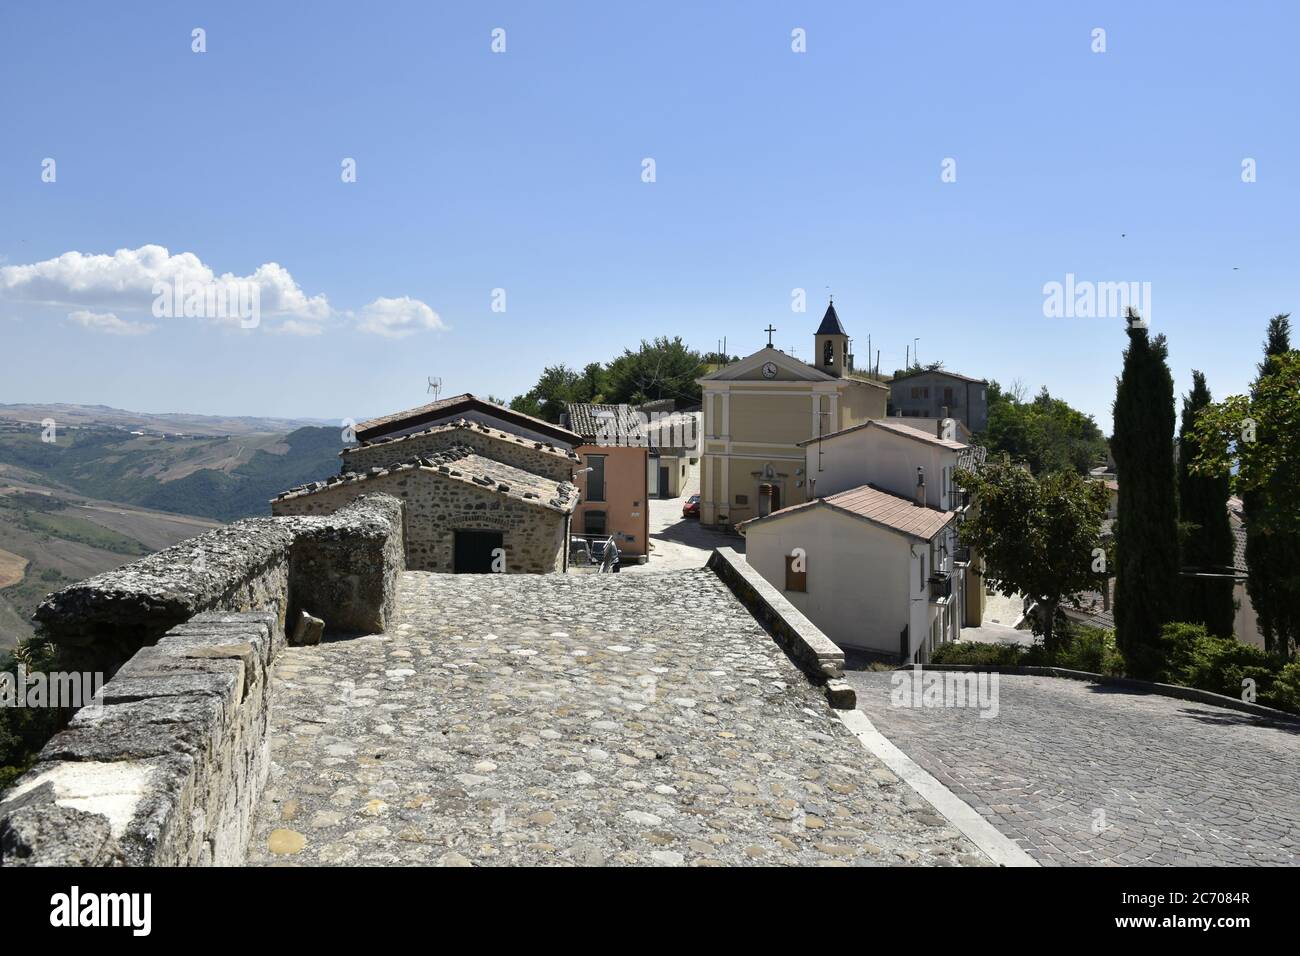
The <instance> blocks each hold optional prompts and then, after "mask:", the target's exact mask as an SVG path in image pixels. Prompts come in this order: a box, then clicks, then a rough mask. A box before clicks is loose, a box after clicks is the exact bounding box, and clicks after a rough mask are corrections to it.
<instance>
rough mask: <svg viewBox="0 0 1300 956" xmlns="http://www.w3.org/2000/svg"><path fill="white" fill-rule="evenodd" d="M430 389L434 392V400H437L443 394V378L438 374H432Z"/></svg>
mask: <svg viewBox="0 0 1300 956" xmlns="http://www.w3.org/2000/svg"><path fill="white" fill-rule="evenodd" d="M428 391H430V392H433V400H434V401H435V402H436V401H437V400H438V396H439V395H441V394H442V379H441V378H440V377H438V376H436V375H430V376H429V388H428Z"/></svg>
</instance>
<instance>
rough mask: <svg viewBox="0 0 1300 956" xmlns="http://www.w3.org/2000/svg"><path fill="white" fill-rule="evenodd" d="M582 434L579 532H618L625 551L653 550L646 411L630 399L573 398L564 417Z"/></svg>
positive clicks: (598, 535)
mask: <svg viewBox="0 0 1300 956" xmlns="http://www.w3.org/2000/svg"><path fill="white" fill-rule="evenodd" d="M562 421H563V422H564V423H565V426H566V427H567V428H569V429H571V430H572V431H574V432H575V433H577V434H578V435H580V436H581V440H580V444H578V445H577V447H576V448H575V449H574V451H575V452H576V453H577V455H578V457H579V458H580V459H581V466H580V468H579V470H578V473H577V479H576V480H577V484H578V488H579V490H580V492H581V495H582V500H581V503H580V504H579V505H578V507H577V510H576V512H575V516H574V533H575V534H577V535H581V536H583V537H586V538H588V539H589V540H593V539H608V538H613V539H614V543H615V544H616V545H617V546H618V550H619V552H620V553H621V554H623V555H631V556H633V557H638V558H641V559H644V558H645V557H646V556H648V555H649V553H650V549H649V543H650V505H649V501H648V500H647V499H648V488H647V477H646V469H647V464H646V463H647V460H648V457H649V455H648V448H647V444H646V435H645V431H644V430H643V428H642V425H641V417H640V416H639V415H638V414H637V413H636V412H635V411H633V410H632V408H631V406H628V405H597V404H591V403H587V402H571V403H569V404H568V405H567V406H566V412H565V414H564V416H563V418H562Z"/></svg>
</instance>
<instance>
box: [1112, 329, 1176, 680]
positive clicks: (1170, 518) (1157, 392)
mask: <svg viewBox="0 0 1300 956" xmlns="http://www.w3.org/2000/svg"><path fill="white" fill-rule="evenodd" d="M1128 320H1129V321H1128V340H1129V341H1128V348H1126V349H1125V350H1124V370H1123V373H1122V374H1121V375H1120V378H1119V382H1118V386H1117V388H1116V390H1115V406H1114V411H1115V434H1114V437H1113V438H1112V439H1111V449H1112V451H1113V452H1114V455H1115V467H1116V469H1117V471H1118V477H1119V517H1118V520H1117V521H1116V527H1115V536H1116V546H1117V560H1116V568H1115V639H1116V641H1117V642H1118V644H1119V649H1120V652H1121V653H1123V655H1124V659H1125V660H1126V661H1127V662H1128V670H1129V673H1130V674H1132V675H1134V676H1136V677H1147V676H1150V675H1151V674H1154V673H1155V672H1156V671H1157V670H1158V668H1159V667H1160V658H1161V652H1160V647H1161V644H1160V629H1161V627H1162V626H1163V625H1164V624H1166V623H1168V622H1169V621H1171V620H1173V618H1174V609H1175V606H1176V603H1177V596H1178V583H1179V578H1178V547H1177V545H1178V504H1177V498H1176V496H1177V484H1176V481H1175V475H1174V379H1173V376H1172V375H1171V374H1170V373H1169V364H1168V355H1169V348H1168V345H1167V344H1166V342H1165V337H1164V336H1163V335H1158V336H1156V338H1155V339H1154V340H1152V339H1151V338H1150V337H1149V335H1148V333H1147V329H1146V327H1145V325H1143V324H1142V323H1141V321H1140V319H1139V317H1138V314H1137V312H1136V310H1133V309H1130V310H1129V312H1128Z"/></svg>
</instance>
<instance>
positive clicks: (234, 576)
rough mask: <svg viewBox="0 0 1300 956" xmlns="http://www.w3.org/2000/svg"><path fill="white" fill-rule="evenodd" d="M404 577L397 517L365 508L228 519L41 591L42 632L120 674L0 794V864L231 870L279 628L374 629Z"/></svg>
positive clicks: (388, 501) (240, 852) (394, 511)
mask: <svg viewBox="0 0 1300 956" xmlns="http://www.w3.org/2000/svg"><path fill="white" fill-rule="evenodd" d="M403 569H404V562H403V537H402V504H401V502H400V501H398V500H397V499H395V498H393V497H391V496H387V495H371V496H367V497H364V498H361V499H359V500H357V501H355V502H352V503H350V504H349V506H348V507H346V508H343V509H340V510H339V511H338V512H337V513H335V514H333V515H329V516H319V517H283V518H271V519H255V520H252V521H243V522H238V523H237V524H235V525H231V526H229V527H227V528H223V529H220V530H219V531H217V532H210V533H209V534H206V535H202V536H200V537H199V538H195V539H191V540H190V541H187V542H183V543H182V544H180V545H177V546H176V547H175V548H169V549H167V551H164V552H160V553H159V554H157V555H154V556H152V557H151V558H146V559H145V560H143V561H139V562H136V563H135V564H133V565H128V566H127V567H125V568H122V569H119V571H117V572H109V573H108V574H105V575H98V576H97V577H95V578H91V579H90V580H88V581H84V582H81V583H80V584H77V585H73V586H72V587H70V588H65V589H64V590H63V591H61V592H59V593H58V594H55V595H52V596H51V597H50V598H49V599H47V601H46V602H45V603H44V604H43V605H42V613H41V614H40V615H38V619H39V621H40V624H41V633H42V634H43V635H44V636H45V637H47V638H49V639H51V640H54V641H56V642H60V643H61V647H62V648H63V649H65V650H68V651H70V652H71V653H72V654H73V655H74V656H78V655H79V656H80V657H81V658H82V659H84V660H103V661H107V662H110V663H111V664H112V669H115V670H116V673H115V674H114V676H113V678H112V679H111V680H110V681H109V682H108V683H107V684H105V685H104V687H103V689H102V691H101V694H100V695H99V697H98V698H97V700H96V702H95V703H94V704H92V705H90V706H87V707H83V708H82V709H81V710H80V711H78V712H77V713H76V714H75V715H74V716H73V718H72V720H71V722H70V723H69V725H68V726H67V728H66V729H65V730H63V731H62V732H60V733H59V734H57V735H55V736H54V738H53V739H51V740H50V741H49V743H47V744H46V745H45V747H44V748H43V749H42V750H41V753H40V755H39V757H38V759H37V763H36V765H35V766H34V767H32V769H31V770H29V771H28V772H27V773H26V774H24V775H23V776H22V777H20V778H19V779H18V781H16V782H15V784H14V786H13V787H12V788H11V789H10V790H9V791H8V792H7V793H4V794H0V865H88V866H121V865H125V866H176V865H209V864H215V865H229V864H237V863H240V862H242V861H243V858H244V853H245V851H246V848H247V845H248V838H249V835H250V833H251V829H250V827H251V820H252V813H253V810H254V808H255V807H256V805H257V801H258V799H259V798H260V796H261V792H262V789H263V786H264V785H265V783H266V778H267V773H268V770H269V766H270V760H269V741H268V736H267V732H268V726H269V714H270V706H271V699H270V694H269V689H270V687H271V682H270V679H269V678H270V671H271V668H272V666H273V665H274V663H275V659H276V655H277V654H278V652H279V651H280V649H281V648H282V647H283V646H284V644H285V622H286V616H287V615H290V614H292V615H295V616H296V615H297V613H298V611H299V610H305V611H308V612H309V613H311V614H313V615H315V616H317V617H320V618H322V619H323V620H325V622H326V624H327V626H328V627H329V628H330V629H331V630H332V631H334V632H336V633H337V632H361V633H372V632H379V631H383V630H385V629H386V628H387V626H388V624H389V622H390V621H391V620H392V617H393V614H394V612H395V608H396V600H397V586H398V576H399V574H400V572H401V571H402V570H403ZM223 602H229V603H230V604H235V605H238V606H237V607H234V608H230V607H226V608H222V607H213V606H212V605H220V604H221V603H223ZM205 605H206V606H205ZM248 605H255V606H254V607H251V608H250V607H248ZM115 612H117V613H119V614H120V615H121V619H115V618H114V613H115ZM178 617H180V618H182V619H181V620H177V618H178ZM101 640H102V641H103V642H104V643H103V644H102V645H100V644H97V641H101ZM128 651H133V653H130V654H129V659H127V660H126V661H125V663H122V659H121V657H119V656H118V655H120V654H123V653H124V652H128ZM119 665H120V666H119Z"/></svg>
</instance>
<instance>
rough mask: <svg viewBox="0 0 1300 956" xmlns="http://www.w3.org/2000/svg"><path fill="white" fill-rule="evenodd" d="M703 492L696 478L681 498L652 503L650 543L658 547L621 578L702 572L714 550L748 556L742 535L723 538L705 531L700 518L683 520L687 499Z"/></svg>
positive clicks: (626, 570)
mask: <svg viewBox="0 0 1300 956" xmlns="http://www.w3.org/2000/svg"><path fill="white" fill-rule="evenodd" d="M699 490H700V489H699V479H698V478H696V479H694V480H693V482H692V484H690V485H689V486H688V489H687V492H686V494H683V495H682V496H681V497H679V498H651V499H650V541H651V543H652V544H653V546H654V548H653V550H652V551H651V552H650V560H649V561H647V562H646V563H645V564H630V565H626V566H625V567H624V568H623V570H622V571H620V572H619V573H620V574H627V573H628V572H629V571H630V572H632V573H634V574H645V573H647V572H649V573H654V572H656V571H683V570H693V569H695V568H702V567H704V564H705V562H706V561H708V560H709V555H710V554H712V553H713V549H714V548H720V547H727V548H735V549H736V550H737V551H739V552H740V553H741V554H744V553H745V539H744V538H743V537H741V536H740V535H738V534H723V533H722V532H720V531H714V530H712V529H710V528H706V527H703V526H702V525H701V524H700V520H699V519H698V518H683V517H682V505H684V504H685V503H686V498H687V497H688V496H689V495H693V494H696V493H697V492H698V491H699Z"/></svg>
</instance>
